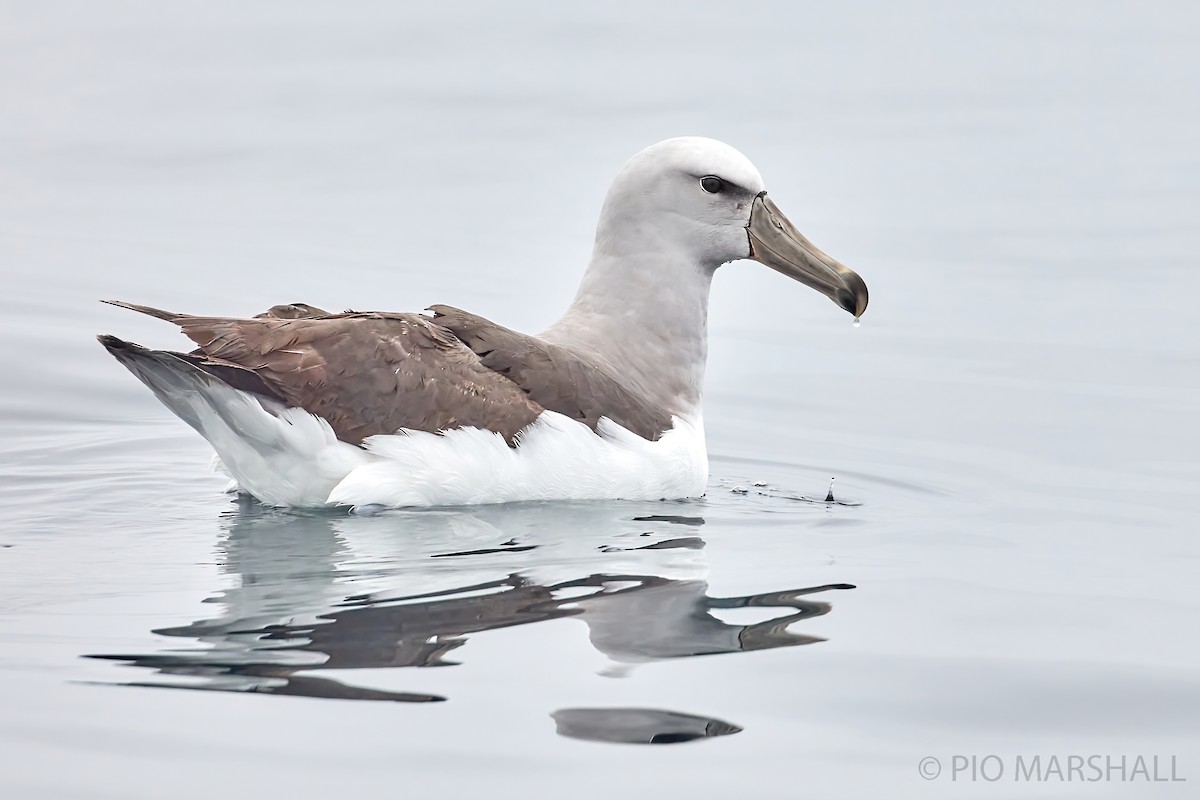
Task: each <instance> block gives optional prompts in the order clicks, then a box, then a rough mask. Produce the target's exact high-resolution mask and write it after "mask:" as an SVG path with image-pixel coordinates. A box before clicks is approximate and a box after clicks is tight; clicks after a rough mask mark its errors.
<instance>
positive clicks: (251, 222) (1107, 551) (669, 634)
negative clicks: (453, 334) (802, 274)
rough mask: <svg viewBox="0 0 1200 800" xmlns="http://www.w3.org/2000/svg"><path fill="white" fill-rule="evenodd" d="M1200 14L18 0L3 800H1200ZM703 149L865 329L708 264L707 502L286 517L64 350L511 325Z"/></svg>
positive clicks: (0, 577) (7, 162)
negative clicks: (999, 770) (989, 766)
mask: <svg viewBox="0 0 1200 800" xmlns="http://www.w3.org/2000/svg"><path fill="white" fill-rule="evenodd" d="M1198 23H1200V19H1198V15H1197V13H1196V12H1195V10H1194V8H1193V7H1192V6H1191V5H1188V4H1178V5H1170V4H1162V5H1155V6H1153V7H1152V8H1148V7H1144V6H1141V5H1138V6H1134V5H1132V4H1130V5H1120V4H1110V3H1079V4H1072V3H1060V4H1052V5H1051V4H1002V5H1001V6H1000V7H992V6H987V7H985V6H983V5H980V4H959V3H947V4H925V3H921V4H904V5H902V6H897V5H895V4H890V3H879V4H868V5H861V4H860V5H855V6H854V7H852V8H851V7H849V6H848V7H846V8H845V9H842V8H837V7H832V6H830V5H829V4H815V3H814V4H808V3H786V4H784V3H780V4H771V3H761V4H754V5H750V6H746V5H745V4H742V5H737V4H728V3H724V4H707V3H706V4H691V3H689V4H683V3H662V4H649V3H617V4H612V3H610V4H605V5H604V6H603V7H600V6H596V7H593V8H590V9H585V8H572V9H570V10H559V11H557V12H554V13H549V12H547V11H546V10H545V9H544V8H543V7H541V6H521V5H519V4H518V5H513V4H492V3H465V4H463V3H459V4H455V5H454V6H453V9H451V8H450V7H445V8H443V7H441V6H437V5H428V6H426V7H420V8H417V7H406V6H399V5H395V4H385V3H379V4H369V3H364V4H357V5H355V6H354V7H353V8H346V9H335V8H334V7H333V6H332V5H316V4H296V3H287V4H282V3H281V4H266V3H264V4H255V5H254V6H253V7H252V8H247V7H245V6H244V4H232V3H210V2H206V3H173V4H169V5H164V4H158V3H149V2H146V3H122V2H113V3H106V4H103V5H99V4H90V3H78V4H72V3H39V4H31V3H16V2H9V3H0V97H3V100H4V102H3V103H2V104H0V187H3V188H2V189H0V268H2V269H3V277H4V288H5V291H4V292H3V294H2V296H0V312H2V314H0V318H2V319H3V320H4V323H3V324H4V340H5V346H4V347H3V348H0V374H3V375H4V376H5V379H4V391H3V392H2V393H0V473H2V475H3V480H2V481H0V504H2V505H0V508H2V509H3V510H2V511H0V514H2V515H3V516H2V520H3V523H2V525H0V707H2V708H3V709H4V713H3V714H2V715H0V794H2V795H3V797H5V798H66V797H69V798H161V797H187V798H192V797H195V798H200V797H204V798H212V797H220V798H263V797H284V796H287V797H328V796H339V797H352V796H356V795H368V794H369V795H371V796H383V795H388V796H399V795H402V796H406V797H407V796H421V795H433V794H436V795H438V796H444V797H477V796H491V797H509V796H514V797H515V796H524V797H544V796H551V795H554V794H566V795H570V796H573V797H596V798H609V797H663V796H675V795H688V796H693V797H715V796H738V797H743V796H744V797H764V798H781V797H800V796H806V795H808V796H811V795H825V796H836V797H843V796H844V797H866V796H887V797H930V796H946V797H966V796H988V797H1087V798H1100V797H1144V798H1154V797H1189V796H1193V795H1192V794H1191V793H1190V792H1193V791H1194V790H1195V787H1196V786H1197V785H1200V722H1198V720H1200V674H1198V671H1197V668H1198V667H1200V639H1198V634H1200V600H1198V599H1197V596H1196V592H1195V588H1196V585H1197V577H1198V574H1200V543H1198V539H1197V537H1196V534H1195V519H1196V513H1195V512H1196V511H1197V506H1198V503H1197V501H1196V494H1197V492H1196V487H1197V484H1198V480H1200V458H1198V456H1197V454H1198V453H1200V425H1197V423H1196V416H1195V412H1196V408H1197V396H1198V395H1197V391H1198V390H1200V337H1197V335H1196V331H1197V322H1200V320H1198V318H1197V316H1198V315H1197V312H1196V304H1195V303H1194V302H1193V299H1192V297H1193V296H1194V295H1195V294H1196V293H1197V292H1200V277H1198V275H1200V272H1198V271H1197V269H1196V266H1197V264H1196V261H1197V255H1196V254H1197V253H1198V252H1200V228H1198V227H1197V224H1196V223H1197V220H1198V219H1200V155H1198V153H1200V151H1197V148H1196V136H1195V131H1196V128H1197V124H1198V123H1200V108H1198V103H1197V91H1196V86H1197V85H1198V82H1200V58H1198V57H1197V52H1200V49H1198V48H1197V47H1196V37H1195V33H1194V32H1195V30H1196V29H1197V24H1198ZM681 134H704V135H709V136H714V137H717V138H721V139H724V140H726V141H729V142H731V143H733V144H734V145H735V146H737V147H739V148H741V149H742V150H743V151H745V152H746V153H747V154H748V155H749V156H750V157H751V158H752V159H753V160H754V161H755V162H756V164H757V165H758V166H759V167H760V168H761V170H762V172H763V173H764V176H765V177H766V180H767V185H768V187H769V188H770V190H771V193H772V196H773V197H774V198H776V200H777V202H778V203H779V204H780V205H781V207H782V208H784V209H785V210H786V211H787V213H788V214H789V216H790V217H791V218H792V219H793V220H794V221H795V222H796V223H797V224H798V225H799V226H800V227H801V229H803V230H804V231H805V232H806V233H807V234H808V235H809V236H811V237H812V238H813V240H814V241H816V242H817V243H818V244H820V245H821V246H822V247H823V248H824V249H826V250H828V251H829V252H830V253H832V254H834V255H836V256H837V257H838V258H840V259H842V260H844V261H845V262H846V263H848V264H850V265H852V266H853V267H855V268H856V269H858V270H859V271H860V272H861V273H862V274H863V275H864V277H865V278H866V279H867V281H868V283H869V285H870V287H871V293H872V304H871V309H870V311H869V312H868V313H867V315H866V317H865V318H864V320H863V325H862V327H861V328H858V329H855V328H853V327H852V326H851V323H850V319H849V318H848V317H847V316H845V315H844V314H843V313H842V312H840V311H839V310H838V309H837V308H836V307H834V306H833V305H832V304H831V303H829V302H827V301H825V300H824V299H823V298H820V297H819V296H817V295H816V294H815V293H813V292H810V291H808V290H805V289H804V288H803V287H800V286H798V285H795V284H791V283H789V282H787V281H785V280H784V279H782V278H780V277H779V276H778V275H775V274H774V273H772V272H770V271H769V270H766V269H763V268H761V267H760V266H759V265H756V264H752V263H749V262H746V263H738V264H733V265H730V266H727V267H725V268H724V269H723V270H722V272H721V273H720V274H719V277H718V279H717V281H716V283H715V286H714V297H713V305H712V311H711V340H712V341H711V352H710V363H709V375H708V381H707V398H706V399H707V407H706V426H707V432H708V439H709V447H710V451H711V453H712V482H711V486H710V490H709V493H708V495H707V497H706V498H704V499H703V500H698V501H694V502H675V503H579V504H555V505H541V504H533V505H515V506H510V507H491V508H475V509H466V510H431V511H397V512H390V513H385V514H382V515H379V516H375V517H350V516H346V515H340V514H310V515H296V514H286V513H281V512H277V511H271V510H265V509H262V508H259V507H256V506H254V505H253V504H246V503H239V502H238V501H237V500H235V499H233V498H231V497H229V496H228V495H223V494H222V493H221V491H220V489H221V481H220V480H218V479H217V478H215V477H213V476H211V475H210V474H209V473H208V472H207V460H208V451H207V445H205V443H204V442H203V441H202V440H200V439H199V438H198V437H196V436H195V435H194V434H193V433H192V432H191V431H190V429H188V428H186V426H184V425H182V424H181V423H179V422H178V421H177V420H175V419H174V418H173V417H172V416H171V415H170V414H169V412H167V411H166V410H165V409H163V408H161V407H160V406H159V405H158V404H157V402H156V401H155V400H154V399H153V397H152V396H151V395H150V394H149V392H147V391H146V390H145V389H144V388H143V387H142V386H141V385H140V384H138V383H137V382H136V381H134V380H133V379H132V378H131V377H130V376H129V375H128V374H127V373H126V372H125V371H124V370H123V369H122V368H121V367H120V366H119V365H117V364H116V363H115V362H114V361H113V360H112V359H111V358H109V357H108V356H107V355H105V353H104V352H103V350H102V349H101V348H100V347H99V346H97V345H96V343H95V341H94V339H93V336H94V335H95V334H97V333H101V332H112V333H116V334H120V335H122V336H124V337H128V338H131V339H133V340H135V341H140V342H143V343H146V344H150V345H159V346H178V345H179V344H181V343H182V342H181V338H180V337H178V336H177V335H176V334H175V333H174V332H173V331H172V330H171V329H170V327H169V326H166V325H163V324H162V323H159V322H157V321H155V320H151V319H144V318H138V317H137V316H135V315H131V314H129V313H127V312H122V311H120V310H117V309H113V308H109V307H104V306H101V305H99V304H98V303H97V302H96V300H98V299H100V298H108V297H113V298H120V299H126V300H130V301H135V302H143V303H149V304H152V305H157V306H161V307H165V308H172V309H179V310H183V311H191V312H197V313H205V312H216V313H244V314H251V313H255V312H257V311H260V310H262V309H263V308H266V307H267V306H269V305H271V304H274V303H276V302H284V301H295V300H300V301H306V302H311V303H315V304H318V305H322V306H326V307H352V308H383V309H395V310H415V309H420V308H423V307H425V306H427V305H429V304H432V303H437V302H448V303H453V304H455V305H459V306H462V307H464V308H468V309H471V310H473V311H475V312H477V313H481V314H483V315H485V316H488V317H490V318H493V319H496V320H498V321H500V322H503V323H505V324H509V325H512V326H513V327H517V328H521V329H526V330H539V329H541V328H542V327H544V326H545V325H547V324H548V323H549V322H551V321H552V320H553V319H554V318H555V317H556V316H557V314H558V313H560V311H561V310H562V308H563V307H564V306H565V304H566V302H567V301H568V300H569V298H570V296H571V293H572V291H573V289H574V285H575V283H576V281H577V279H578V277H579V275H580V272H581V270H582V267H583V264H584V263H585V262H586V259H587V255H588V252H589V248H590V237H591V230H592V226H593V225H594V223H595V218H596V215H597V213H598V210H599V206H600V202H601V199H602V197H603V192H604V190H605V188H606V186H607V183H608V181H609V179H610V178H611V176H612V175H613V173H614V172H615V170H616V169H617V167H618V166H619V165H620V164H621V162H622V161H623V160H624V159H625V158H626V157H627V156H628V155H629V154H631V153H632V152H634V151H636V150H638V149H640V148H641V147H643V146H645V145H647V144H649V143H652V142H654V141H657V140H659V139H662V138H665V137H667V136H673V135H681ZM831 477H836V479H837V481H836V484H835V496H836V500H835V502H832V503H825V502H822V501H823V499H824V497H825V493H826V490H827V488H828V485H829V479H830V478H831ZM168 689H169V690H168ZM633 743H637V744H633ZM648 743H654V744H663V745H670V746H653V747H647V746H643V745H645V744H648ZM1022 754H1023V755H1027V756H1032V755H1039V754H1040V755H1041V756H1042V758H1043V759H1048V758H1049V757H1050V756H1058V757H1059V758H1061V759H1064V760H1065V758H1066V757H1067V756H1069V755H1083V756H1088V755H1092V754H1100V755H1110V756H1112V757H1114V758H1120V757H1121V756H1125V757H1127V758H1128V759H1130V761H1131V762H1132V760H1133V759H1134V758H1136V757H1137V756H1139V755H1140V756H1144V757H1146V758H1147V759H1149V758H1150V757H1152V756H1158V757H1159V759H1160V762H1162V763H1163V764H1167V763H1168V760H1169V759H1170V758H1171V757H1172V756H1174V757H1175V759H1176V761H1175V774H1176V776H1177V777H1185V778H1187V779H1188V781H1187V782H1180V781H1173V782H1172V781H1165V782H1158V783H1146V782H1145V781H1144V780H1141V781H1140V782H1139V783H1137V784H1131V783H1121V782H1118V781H1117V780H1115V778H1116V777H1119V774H1118V775H1115V776H1113V777H1114V780H1111V781H1098V782H1079V781H1078V780H1076V781H1072V782H1065V781H1059V780H1056V779H1054V778H1053V777H1052V778H1051V780H1050V781H1049V782H1041V783H1029V782H1016V781H1014V777H1013V767H1014V759H1015V758H1016V756H1017V755H1022ZM988 755H995V756H997V758H998V759H999V761H1000V762H1001V763H1002V765H1003V766H1004V767H1005V768H1006V769H1007V774H1005V775H1004V777H1003V779H1002V780H1000V781H997V782H995V783H991V782H985V781H983V780H981V779H976V780H975V781H974V782H973V781H972V780H971V774H970V772H969V771H966V772H963V773H961V774H959V775H958V780H957V781H955V780H952V778H953V777H954V776H953V775H952V767H953V764H954V763H955V762H954V757H955V756H965V757H968V758H969V757H971V756H975V757H976V758H983V757H985V756H988ZM926 757H932V758H936V759H938V760H939V762H940V763H941V765H942V773H941V774H940V775H938V777H936V778H934V779H932V780H926V779H925V778H924V777H922V773H921V772H919V771H918V770H919V767H920V764H921V760H922V759H923V758H926ZM920 769H927V767H920ZM1160 774H1161V775H1162V776H1165V777H1169V773H1168V772H1166V771H1165V770H1164V769H1163V768H1160ZM1189 787H1190V789H1189Z"/></svg>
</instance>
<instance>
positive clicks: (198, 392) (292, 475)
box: [97, 336, 362, 506]
mask: <svg viewBox="0 0 1200 800" xmlns="http://www.w3.org/2000/svg"><path fill="white" fill-rule="evenodd" d="M97 338H98V339H99V340H100V344H102V345H104V347H105V349H106V350H108V352H109V353H111V354H112V355H113V357H114V358H116V359H117V361H119V362H121V364H122V365H123V366H124V367H125V368H126V369H128V370H129V371H130V372H132V373H133V374H134V376H135V377H136V378H137V379H138V380H140V381H141V382H142V383H144V384H146V386H147V387H149V389H150V391H152V392H154V396H155V397H157V398H158V399H159V400H160V401H161V402H162V403H163V405H165V406H166V407H167V408H169V409H171V411H172V412H174V413H175V415H176V416H177V417H179V418H180V419H182V420H183V421H184V422H186V423H187V424H188V425H190V426H191V427H192V428H193V429H195V431H196V432H197V433H199V434H200V435H201V436H203V437H204V438H205V439H207V440H208V443H209V444H211V445H212V446H213V449H214V450H216V451H217V455H218V456H219V457H220V458H221V461H222V463H223V464H224V465H225V467H226V468H227V469H228V470H229V473H230V474H231V475H232V476H233V477H234V479H235V480H237V482H238V483H239V484H240V485H241V487H242V488H243V489H244V490H245V491H247V492H249V493H250V494H252V495H254V496H255V497H257V498H258V499H259V500H261V501H262V502H264V503H266V504H268V505H277V506H314V505H324V504H325V500H326V498H327V497H328V496H329V492H330V491H331V490H332V489H333V487H334V486H335V485H336V484H337V483H338V482H339V481H340V480H341V479H342V478H344V477H345V475H346V474H347V473H348V472H349V470H350V469H351V468H352V467H353V466H355V465H356V464H357V461H358V460H359V459H360V458H361V457H360V456H358V455H357V453H361V452H362V451H360V450H359V449H358V448H355V447H352V446H351V445H347V444H345V443H343V442H339V441H337V437H336V436H335V435H334V433H333V430H332V429H331V428H330V427H329V424H328V423H326V422H325V421H324V420H322V419H320V418H318V417H315V416H313V415H312V414H309V413H308V412H306V411H304V410H303V409H300V408H287V407H286V406H284V404H282V403H280V402H277V401H276V400H274V399H272V398H270V397H265V396H263V395H259V394H256V393H253V392H249V391H244V390H242V389H239V388H236V387H234V386H231V385H230V384H228V383H226V382H225V381H223V380H221V378H220V377H218V376H216V375H214V374H211V373H209V372H207V371H205V370H204V369H203V368H201V366H200V365H199V364H198V363H197V361H198V360H193V359H192V357H190V356H187V355H184V354H181V353H172V352H169V351H165V350H151V349H149V348H146V347H142V346H141V345H139V344H134V343H133V342H127V341H124V340H122V339H118V338H117V337H115V336H99V337H97Z"/></svg>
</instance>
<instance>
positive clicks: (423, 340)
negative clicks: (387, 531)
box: [101, 301, 671, 444]
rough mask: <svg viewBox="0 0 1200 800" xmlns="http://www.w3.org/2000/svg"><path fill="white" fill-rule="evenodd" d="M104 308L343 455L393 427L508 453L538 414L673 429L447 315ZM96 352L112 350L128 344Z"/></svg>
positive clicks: (510, 342)
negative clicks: (152, 331) (469, 440)
mask: <svg viewBox="0 0 1200 800" xmlns="http://www.w3.org/2000/svg"><path fill="white" fill-rule="evenodd" d="M110 302H112V305H116V306H120V307H122V308H127V309H130V310H133V311H138V312H141V313H143V314H149V315H150V316H153V317H157V318H159V319H163V320H167V321H169V322H172V323H174V324H176V325H178V326H179V327H180V328H181V329H182V331H183V333H184V334H185V335H187V337H188V338H190V339H191V340H192V341H193V342H195V343H196V345H197V346H198V349H197V350H196V351H194V352H192V353H190V354H184V353H170V355H173V356H176V357H178V358H179V359H182V360H183V361H186V362H187V363H188V364H190V365H192V366H193V367H195V368H196V369H199V370H202V371H204V372H205V373H207V374H209V375H211V376H213V377H216V378H218V379H220V380H221V381H223V382H225V383H227V384H229V385H230V386H233V387H234V388H237V389H241V390H243V391H247V392H251V393H252V394H255V395H258V396H260V397H263V398H265V399H267V400H269V401H273V402H275V403H281V404H283V405H285V406H289V407H299V408H303V409H304V410H306V411H308V412H309V413H311V414H315V415H317V416H319V417H322V418H323V419H325V420H326V421H327V422H328V423H329V424H330V426H331V427H332V428H333V430H334V432H335V433H336V434H337V436H338V438H339V439H341V440H342V441H346V442H350V443H352V444H359V443H361V442H362V440H363V439H365V438H367V437H369V436H373V435H376V434H392V433H395V432H396V431H398V430H399V429H401V428H407V429H411V430H420V431H430V432H439V431H444V430H449V429H453V428H459V427H478V428H485V429H487V430H492V431H496V432H498V433H500V434H502V435H503V436H504V438H505V439H506V440H507V441H508V442H509V443H510V444H515V443H516V440H517V434H518V433H519V432H520V431H521V430H522V429H523V428H525V427H526V426H527V425H529V424H530V423H531V422H533V421H534V420H535V419H536V418H537V416H538V415H539V414H540V413H541V412H542V411H543V409H550V410H552V411H557V412H559V413H561V414H564V415H566V416H569V417H572V418H574V419H577V420H579V421H580V422H582V423H584V424H586V425H588V426H589V427H591V428H593V429H595V427H596V425H597V424H598V422H599V419H600V417H601V416H607V417H609V418H611V419H613V420H614V421H615V422H617V423H619V424H621V425H623V426H625V427H626V428H628V429H630V430H632V431H634V432H635V433H638V434H639V435H641V436H643V437H645V438H647V439H657V438H658V437H659V436H660V435H661V434H662V433H663V432H664V431H665V430H667V429H668V428H670V426H671V420H670V417H669V415H666V414H664V413H663V412H662V411H661V410H658V409H655V408H652V407H650V406H649V404H648V403H646V402H645V401H643V400H641V399H639V398H638V397H636V396H635V395H633V394H632V393H631V392H629V391H628V390H626V389H625V388H624V387H623V386H622V385H621V384H620V382H619V381H618V380H617V379H616V378H615V377H613V376H612V375H610V374H609V373H608V372H607V371H606V370H604V369H603V367H601V366H600V365H597V364H592V363H589V362H587V361H585V360H584V359H583V358H582V357H581V356H578V355H576V354H573V353H571V352H569V351H567V350H565V349H563V348H561V347H557V346H554V345H551V344H548V343H546V342H543V341H541V340H539V339H537V338H536V337H533V336H527V335H525V334H521V333H517V332H515V331H512V330H509V329H507V328H504V327H503V326H500V325H497V324H495V323H493V322H490V321H488V320H486V319H483V318H482V317H477V316H475V315H473V314H468V313H467V312H465V311H460V310H458V309H455V308H451V307H449V306H435V307H433V308H432V309H431V310H432V311H434V316H433V317H432V318H430V317H426V316H423V315H420V314H405V313H384V312H345V313H341V314H330V313H328V312H326V311H324V310H322V309H319V308H316V307H315V306H309V305H307V304H303V303H292V304H287V305H280V306H275V307H273V308H272V309H270V310H269V311H266V312H264V313H262V314H259V315H257V316H256V317H253V318H250V319H241V318H235V317H204V316H193V315H189V314H177V313H174V312H170V311H163V310H161V309H156V308H150V307H148V306H139V305H134V304H131V303H123V302H116V301H110ZM105 338H109V337H105ZM101 341H102V342H104V344H105V346H106V347H108V348H109V349H110V350H113V348H114V347H115V346H119V345H123V344H125V343H122V342H120V340H116V339H110V340H109V341H105V339H102V340H101ZM153 352H156V353H158V352H160V351H153Z"/></svg>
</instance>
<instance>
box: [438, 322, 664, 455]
mask: <svg viewBox="0 0 1200 800" xmlns="http://www.w3.org/2000/svg"><path fill="white" fill-rule="evenodd" d="M429 310H430V311H432V312H433V315H434V316H433V321H434V322H436V323H437V324H438V325H441V326H442V327H444V328H446V329H448V330H449V331H450V332H451V333H453V334H454V335H455V336H457V337H458V338H459V339H460V340H461V341H462V342H463V343H464V344H466V345H467V347H469V348H471V350H473V351H474V352H475V354H476V355H477V356H479V360H480V361H481V362H482V363H483V366H485V367H487V368H489V369H492V370H495V371H496V372H498V373H500V374H501V375H504V376H506V377H508V378H509V379H511V380H512V382H513V383H515V384H516V385H517V386H519V387H521V389H522V390H524V392H525V393H526V394H527V395H528V396H529V399H530V400H532V401H534V402H535V403H537V404H538V405H540V406H542V407H543V408H548V409H550V410H551V411H557V412H558V413H560V414H565V415H566V416H568V417H572V418H574V419H577V420H579V421H581V422H583V423H585V424H587V425H588V426H589V427H591V428H592V429H593V430H595V428H596V424H597V423H598V422H599V420H600V417H608V418H609V419H611V420H612V421H613V422H616V423H618V424H620V425H622V426H624V427H625V428H628V429H629V430H631V431H633V432H634V433H636V434H638V435H639V436H641V437H643V438H645V439H650V440H651V441H654V440H657V439H658V437H660V436H662V434H663V433H664V432H665V431H667V430H668V429H669V428H670V427H671V416H670V414H668V413H666V412H665V411H663V409H661V408H658V407H657V406H655V405H653V404H652V403H649V402H647V401H646V400H645V399H643V398H641V397H640V396H638V395H637V394H635V393H633V392H632V391H630V390H629V389H628V388H626V387H625V386H624V385H623V384H622V383H621V382H620V381H619V380H618V379H617V378H616V377H614V376H613V375H611V374H610V373H609V372H608V371H607V370H605V369H604V368H603V367H602V366H601V365H599V364H594V363H591V362H589V361H587V360H586V359H585V358H584V357H582V356H580V355H579V354H577V353H573V352H571V351H570V350H566V349H564V348H562V347H558V346H556V345H552V344H549V343H547V342H543V341H542V340H540V339H538V338H537V337H534V336H528V335H526V334H523V333H518V332H517V331H513V330H509V329H508V328H505V327H504V326H502V325H497V324H496V323H494V322H492V321H490V320H487V319H484V318H483V317H479V316H476V315H474V314H470V313H468V312H466V311H462V310H460V309H457V308H453V307H452V306H440V305H439V306H431V307H430V308H429Z"/></svg>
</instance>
